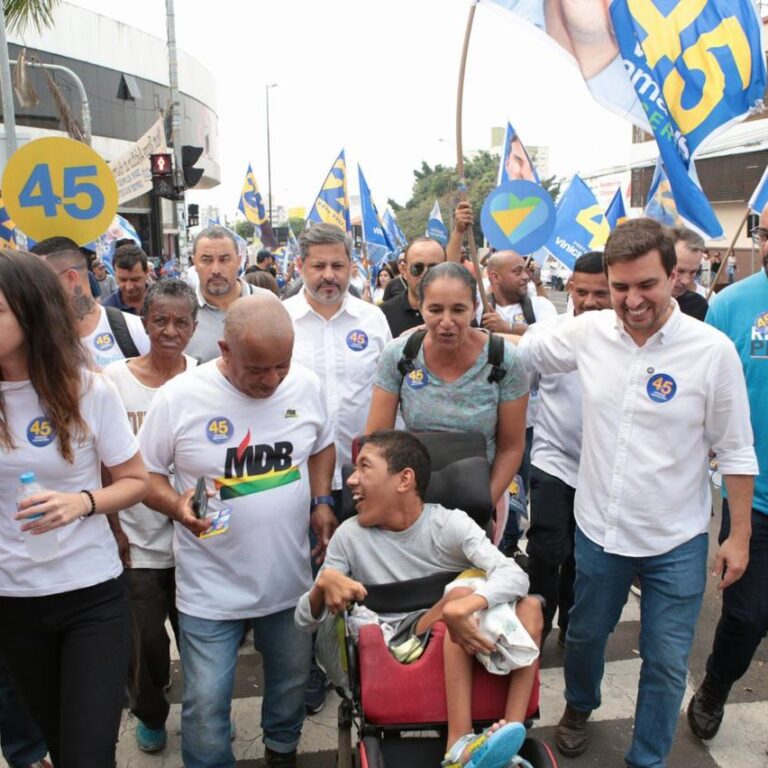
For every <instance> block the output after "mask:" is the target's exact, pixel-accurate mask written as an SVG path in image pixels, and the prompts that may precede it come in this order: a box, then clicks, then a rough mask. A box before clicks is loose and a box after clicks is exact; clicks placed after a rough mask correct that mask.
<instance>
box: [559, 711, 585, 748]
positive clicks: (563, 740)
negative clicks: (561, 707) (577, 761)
mask: <svg viewBox="0 0 768 768" xmlns="http://www.w3.org/2000/svg"><path fill="white" fill-rule="evenodd" d="M590 714H591V713H590V712H582V711H581V710H578V709H573V707H571V706H569V705H567V704H566V706H565V712H563V716H562V717H561V718H560V722H559V723H558V724H557V729H556V730H555V744H557V748H558V749H559V750H560V751H561V752H562V753H563V754H564V755H565V756H566V757H578V756H579V755H580V754H581V753H582V752H584V751H585V750H586V748H587V746H588V744H589V736H588V735H587V720H588V719H589V716H590Z"/></svg>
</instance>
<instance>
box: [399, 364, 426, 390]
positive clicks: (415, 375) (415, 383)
mask: <svg viewBox="0 0 768 768" xmlns="http://www.w3.org/2000/svg"><path fill="white" fill-rule="evenodd" d="M405 381H406V383H407V384H408V386H409V387H410V388H411V389H424V387H426V386H427V384H429V375H428V374H427V372H426V370H425V369H424V368H414V369H413V370H412V371H411V372H410V373H409V374H407V375H406V377H405Z"/></svg>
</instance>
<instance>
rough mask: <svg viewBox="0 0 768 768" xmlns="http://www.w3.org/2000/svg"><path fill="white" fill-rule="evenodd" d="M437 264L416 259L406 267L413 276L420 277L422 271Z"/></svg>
mask: <svg viewBox="0 0 768 768" xmlns="http://www.w3.org/2000/svg"><path fill="white" fill-rule="evenodd" d="M436 266H437V264H422V262H420V261H417V262H416V263H415V264H411V266H410V267H408V271H409V272H410V273H411V274H412V275H413V276H414V277H421V275H422V274H424V272H429V270H430V269H432V267H436Z"/></svg>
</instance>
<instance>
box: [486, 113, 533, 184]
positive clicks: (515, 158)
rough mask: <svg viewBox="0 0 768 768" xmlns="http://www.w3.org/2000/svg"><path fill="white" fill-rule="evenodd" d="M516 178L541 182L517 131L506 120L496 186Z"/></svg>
mask: <svg viewBox="0 0 768 768" xmlns="http://www.w3.org/2000/svg"><path fill="white" fill-rule="evenodd" d="M518 179H525V180H527V181H534V182H536V183H537V184H540V183H541V179H539V174H538V171H537V170H536V166H535V165H534V164H533V161H532V160H531V157H530V155H529V154H528V150H527V149H526V148H525V145H524V144H523V142H522V141H521V140H520V137H519V136H518V134H517V131H516V130H515V129H514V128H513V127H512V123H510V122H507V129H506V130H505V131H504V146H503V147H502V150H501V160H500V162H499V174H498V176H497V179H496V186H497V187H500V186H501V185H502V184H506V183H507V182H508V181H517V180H518Z"/></svg>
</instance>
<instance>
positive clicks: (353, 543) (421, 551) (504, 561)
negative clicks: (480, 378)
mask: <svg viewBox="0 0 768 768" xmlns="http://www.w3.org/2000/svg"><path fill="white" fill-rule="evenodd" d="M429 477H430V458H429V454H428V452H427V450H426V448H425V447H424V446H423V444H422V443H421V442H419V440H417V439H416V438H415V437H414V436H413V435H410V434H409V433H407V432H399V431H381V432H374V433H373V434H371V435H369V436H368V437H367V439H366V442H365V444H364V446H363V448H362V450H361V451H360V453H359V455H358V457H357V461H356V463H355V471H354V473H353V474H352V475H351V476H350V478H349V480H348V486H349V488H350V489H351V491H352V497H353V501H354V504H355V508H356V511H357V515H356V516H354V517H352V518H350V519H349V520H346V521H345V522H344V523H343V524H342V525H341V526H340V527H339V528H338V530H337V531H336V533H335V535H334V536H333V538H332V539H331V542H330V544H329V546H328V550H327V553H326V557H325V562H324V564H323V567H322V569H321V570H320V572H319V574H318V576H317V579H316V580H315V583H314V585H313V587H312V589H311V590H310V591H309V592H307V593H306V594H304V595H303V596H302V598H301V599H300V601H299V604H298V606H297V608H296V623H297V624H298V626H299V627H300V628H302V629H304V630H306V631H312V630H314V629H316V628H317V627H318V626H319V624H320V623H322V622H323V621H324V620H325V619H326V618H327V616H328V614H329V613H331V614H334V615H338V614H340V613H341V612H343V611H344V610H345V609H346V608H347V607H348V606H349V605H350V604H351V603H354V602H361V603H362V602H364V601H365V597H366V589H365V587H364V586H363V584H369V585H373V584H388V583H392V582H399V581H406V580H411V579H418V578H422V577H425V576H429V575H432V574H435V573H436V572H444V573H458V572H461V571H464V570H466V569H479V570H481V571H483V572H485V576H486V580H485V582H484V583H483V584H481V585H480V586H479V587H478V588H477V589H476V590H473V589H470V588H468V587H455V588H453V589H450V591H448V592H447V594H445V596H444V597H443V598H442V599H440V600H439V601H438V602H437V603H436V604H434V605H433V606H432V607H431V608H429V609H427V610H424V611H418V612H415V613H411V614H402V613H400V614H380V615H379V621H380V622H386V623H388V624H390V626H393V627H394V636H395V638H396V639H397V641H398V642H400V641H402V639H403V636H404V634H405V635H411V636H415V637H417V638H422V637H423V636H424V635H425V633H427V632H428V631H429V629H430V628H431V626H432V625H433V624H434V623H435V622H437V621H443V622H444V623H445V625H446V627H447V630H448V632H447V633H446V635H445V644H444V650H443V657H444V674H445V690H446V698H447V701H446V704H447V713H448V739H447V743H448V745H449V750H448V753H447V754H446V759H445V761H444V763H443V765H445V766H471V768H502V767H503V766H507V765H509V764H510V762H511V761H512V760H513V758H514V757H515V755H516V754H517V751H518V749H519V747H520V745H521V744H522V742H523V740H524V738H525V728H524V727H523V726H522V725H521V722H522V721H523V720H524V719H525V714H526V709H527V706H528V701H529V699H530V696H531V689H532V687H533V684H534V681H535V677H536V665H535V664H529V665H528V666H524V667H522V668H519V669H515V670H514V671H512V672H511V674H510V675H509V689H508V694H507V699H506V707H505V713H504V719H503V720H500V721H499V722H497V723H494V725H493V726H491V728H489V729H488V730H487V731H486V732H485V733H483V734H480V735H475V734H474V732H473V728H472V712H471V693H472V662H473V657H474V656H475V655H476V654H478V653H486V654H488V653H491V652H492V651H493V649H494V643H493V642H491V641H490V640H489V639H488V638H487V637H486V636H485V635H484V634H483V633H482V632H481V630H480V626H479V623H478V618H477V616H476V614H477V613H478V612H479V611H484V610H486V609H490V608H493V607H494V606H497V605H502V604H504V603H509V604H513V606H514V609H515V611H516V614H517V619H518V621H519V623H520V624H521V625H522V627H523V628H524V629H525V630H526V631H527V633H528V635H530V638H531V639H532V640H533V641H534V642H535V644H536V645H538V644H539V642H540V636H541V630H542V626H543V619H542V611H541V604H540V602H539V600H538V599H536V598H533V597H527V593H528V577H527V576H526V574H525V573H524V572H523V571H522V570H521V569H520V568H519V567H518V565H517V564H516V563H515V562H514V560H512V559H508V558H506V557H504V556H503V555H502V554H501V553H500V552H499V550H497V549H496V548H495V547H494V546H493V544H492V543H491V541H490V539H489V538H488V537H487V536H486V534H485V532H484V531H483V530H482V528H480V526H479V525H477V523H475V522H474V521H473V520H472V519H471V518H470V517H469V516H468V515H467V514H466V513H465V512H462V511H461V510H457V509H446V508H444V507H442V506H440V505H439V504H425V503H424V501H423V499H424V497H425V493H426V488H427V484H428V482H429Z"/></svg>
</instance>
